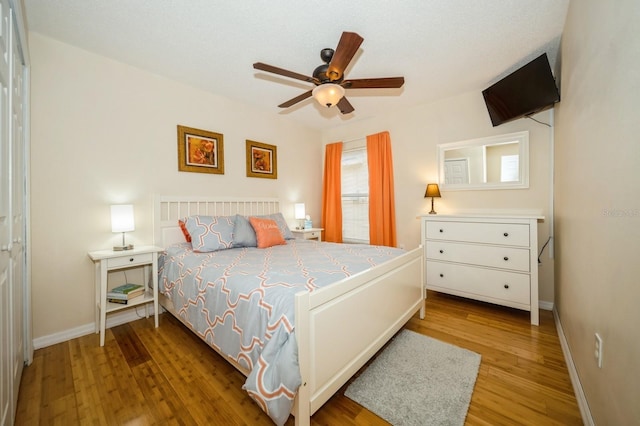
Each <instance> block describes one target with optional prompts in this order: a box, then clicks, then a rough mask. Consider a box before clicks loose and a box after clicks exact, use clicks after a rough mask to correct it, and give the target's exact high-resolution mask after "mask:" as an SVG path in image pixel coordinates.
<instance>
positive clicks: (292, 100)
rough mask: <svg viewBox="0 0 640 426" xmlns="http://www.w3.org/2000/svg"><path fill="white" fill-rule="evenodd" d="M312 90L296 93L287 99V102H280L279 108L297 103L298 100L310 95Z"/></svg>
mask: <svg viewBox="0 0 640 426" xmlns="http://www.w3.org/2000/svg"><path fill="white" fill-rule="evenodd" d="M312 92H313V90H309V91H308V92H304V93H303V94H302V95H298V96H296V97H295V98H292V99H289V100H288V101H287V102H284V103H281V104H280V105H278V106H279V107H280V108H289V107H290V106H292V105H295V104H297V103H298V102H301V101H304V100H305V99H307V98H310V97H311V94H312Z"/></svg>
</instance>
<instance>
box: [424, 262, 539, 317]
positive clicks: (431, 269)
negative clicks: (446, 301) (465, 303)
mask: <svg viewBox="0 0 640 426" xmlns="http://www.w3.org/2000/svg"><path fill="white" fill-rule="evenodd" d="M426 276H427V288H430V289H433V290H437V291H443V292H445V293H446V292H451V293H453V294H459V295H465V296H467V297H471V298H475V299H478V300H485V301H490V302H494V303H499V304H505V305H507V306H509V305H511V306H514V304H515V305H516V306H514V307H520V308H522V307H524V306H529V304H530V294H531V292H530V286H529V275H526V274H519V273H516V272H507V271H498V270H495V269H485V268H478V267H473V266H465V265H456V264H453V263H444V262H435V261H427V273H426Z"/></svg>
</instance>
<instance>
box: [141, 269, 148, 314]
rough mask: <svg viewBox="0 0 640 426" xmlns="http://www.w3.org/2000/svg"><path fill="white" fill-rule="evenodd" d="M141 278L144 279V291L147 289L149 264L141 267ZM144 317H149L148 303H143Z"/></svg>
mask: <svg viewBox="0 0 640 426" xmlns="http://www.w3.org/2000/svg"><path fill="white" fill-rule="evenodd" d="M142 279H143V280H144V292H145V293H146V292H147V291H149V265H146V266H145V267H144V268H142ZM144 317H145V318H149V304H148V303H145V305H144Z"/></svg>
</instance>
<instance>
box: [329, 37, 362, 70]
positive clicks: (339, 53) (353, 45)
mask: <svg viewBox="0 0 640 426" xmlns="http://www.w3.org/2000/svg"><path fill="white" fill-rule="evenodd" d="M363 41H364V39H363V38H362V37H360V36H359V35H358V34H356V33H350V32H347V31H345V32H343V33H342V36H341V37H340V41H339V42H338V47H336V51H335V53H334V54H333V58H331V62H329V69H328V70H327V76H328V77H329V79H330V80H331V81H336V80H340V79H341V78H342V75H343V74H344V70H345V68H347V66H348V65H349V62H351V59H353V56H354V55H355V54H356V52H357V51H358V48H359V47H360V45H361V44H362V42H363Z"/></svg>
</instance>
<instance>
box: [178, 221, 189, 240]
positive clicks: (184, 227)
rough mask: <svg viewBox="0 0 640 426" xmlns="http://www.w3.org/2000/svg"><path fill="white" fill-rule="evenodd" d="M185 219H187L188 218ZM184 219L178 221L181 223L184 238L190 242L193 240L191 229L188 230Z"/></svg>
mask: <svg viewBox="0 0 640 426" xmlns="http://www.w3.org/2000/svg"><path fill="white" fill-rule="evenodd" d="M184 220H187V219H186V218H185V219H184ZM184 220H179V221H178V225H180V230H182V234H183V235H184V239H185V240H186V241H187V242H188V243H190V242H191V235H189V231H187V227H186V225H185V224H184Z"/></svg>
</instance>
